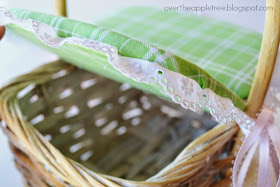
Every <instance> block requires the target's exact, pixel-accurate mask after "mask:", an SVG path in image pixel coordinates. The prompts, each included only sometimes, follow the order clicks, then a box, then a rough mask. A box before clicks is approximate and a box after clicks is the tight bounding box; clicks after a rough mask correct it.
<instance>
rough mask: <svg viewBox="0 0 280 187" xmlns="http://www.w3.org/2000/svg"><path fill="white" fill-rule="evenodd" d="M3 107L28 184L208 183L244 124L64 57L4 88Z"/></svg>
mask: <svg viewBox="0 0 280 187" xmlns="http://www.w3.org/2000/svg"><path fill="white" fill-rule="evenodd" d="M0 107H1V108H0V117H1V119H2V120H3V121H2V122H3V125H2V127H3V130H4V132H5V133H6V134H7V135H8V137H9V141H10V146H11V149H12V151H13V153H14V155H15V163H16V166H17V168H18V169H19V170H20V172H21V173H22V174H23V176H24V179H25V182H26V184H27V185H28V186H119V185H120V186H167V185H170V186H182V185H187V186H188V185H189V186H209V185H210V184H213V183H214V182H215V181H217V180H219V179H221V178H223V173H224V171H225V170H226V169H227V168H229V167H231V160H232V157H228V155H230V154H229V153H230V151H231V149H232V140H233V136H234V135H235V134H236V132H237V129H238V128H237V126H236V125H218V126H216V123H215V122H214V121H212V120H211V118H210V116H209V115H208V114H206V113H202V114H196V113H193V112H191V111H186V110H184V109H183V108H181V107H180V106H179V105H175V104H173V103H170V102H168V101H164V100H162V99H159V98H157V97H155V96H151V95H148V94H145V93H143V92H141V91H139V90H135V89H133V88H130V87H129V86H128V85H126V84H119V83H116V82H113V81H110V80H107V79H105V78H102V77H99V76H96V75H94V74H92V73H89V72H86V71H84V70H80V69H78V68H76V67H73V66H70V65H67V64H66V63H63V62H61V61H57V62H53V63H50V64H47V65H44V66H42V67H40V68H38V69H36V70H35V71H33V72H31V73H28V74H26V75H23V76H20V77H18V78H16V79H15V80H13V81H12V82H11V83H10V84H9V85H8V86H6V87H4V88H2V89H1V90H0ZM4 123H5V124H4ZM214 126H215V127H214ZM213 127H214V128H213ZM210 129H211V130H210ZM201 135H202V136H201ZM199 136H200V137H199ZM197 137H199V138H197ZM194 139H195V140H194ZM193 140H194V141H193ZM191 141H192V142H191ZM190 142H191V143H190ZM177 155H178V156H177Z"/></svg>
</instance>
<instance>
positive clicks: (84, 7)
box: [0, 0, 265, 187]
mask: <svg viewBox="0 0 280 187" xmlns="http://www.w3.org/2000/svg"><path fill="white" fill-rule="evenodd" d="M226 2H228V3H234V5H236V6H241V5H245V4H246V5H258V6H263V5H264V4H265V0H247V1H240V0H231V1H229V0H227V1H226ZM244 2H245V3H244ZM205 3H206V0H129V1H127V0H118V1H116V0H102V1H100V0H98V1H97V0H96V1H93V0H92V1H91V0H79V1H77V0H68V10H69V17H70V18H73V19H78V20H81V21H85V22H90V23H93V22H94V20H98V19H100V18H102V17H104V16H107V15H110V14H112V13H114V12H115V11H117V10H118V9H120V8H125V7H129V6H133V5H146V6H148V5H150V6H155V7H158V8H161V9H163V7H164V6H178V5H181V4H184V5H185V6H187V5H204V4H205ZM207 4H208V5H222V4H223V5H224V4H226V3H225V1H222V0H207ZM0 6H4V7H8V8H10V7H11V8H23V9H30V10H34V11H40V12H45V13H50V14H54V3H53V1H51V0H0ZM203 14H205V15H208V16H212V17H216V18H218V19H223V20H226V21H229V22H233V23H236V24H239V25H243V26H245V27H249V28H252V29H254V30H256V31H258V32H262V30H263V27H264V17H265V16H264V14H265V13H264V12H250V13H238V12H205V13H203ZM55 58H57V57H56V56H55V55H52V54H50V53H48V52H46V51H44V50H42V49H40V48H38V47H36V46H34V45H33V44H31V43H29V42H27V41H25V40H24V39H21V38H18V37H16V36H14V35H12V34H10V33H7V34H6V35H5V37H4V38H3V40H2V41H0V86H2V85H3V84H5V83H7V82H8V80H10V79H11V78H13V77H16V76H18V75H20V74H23V73H26V72H29V71H31V70H32V69H34V68H35V67H37V66H39V65H41V64H44V63H47V62H49V61H51V60H54V59H55ZM0 186H1V187H17V186H22V181H21V176H20V174H19V173H18V172H17V171H16V169H15V167H14V164H13V156H12V154H11V153H10V151H9V149H8V144H7V139H6V137H5V135H4V134H3V133H2V131H1V130H0Z"/></svg>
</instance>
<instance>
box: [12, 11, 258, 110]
mask: <svg viewBox="0 0 280 187" xmlns="http://www.w3.org/2000/svg"><path fill="white" fill-rule="evenodd" d="M144 10H145V11H144ZM11 11H12V13H14V14H15V15H16V16H17V17H19V18H21V19H33V20H37V21H40V22H43V23H46V24H48V25H50V26H52V27H53V28H54V29H55V30H56V31H57V33H58V35H60V36H61V37H71V36H76V37H81V38H88V39H93V40H97V41H101V42H103V43H107V44H110V45H112V46H115V47H116V48H117V49H118V51H119V54H120V55H122V56H127V57H133V58H139V59H146V60H149V61H151V62H157V63H159V64H160V65H162V66H163V67H165V68H168V69H169V70H171V71H175V72H178V73H181V74H183V75H185V76H187V77H190V78H192V79H194V80H195V81H197V82H198V83H199V84H200V86H201V87H202V88H210V89H212V90H213V91H214V92H215V93H216V94H218V95H220V96H222V97H227V98H230V99H231V100H232V101H233V103H234V105H235V106H237V107H239V108H241V109H244V103H243V101H242V99H241V98H240V97H238V96H237V95H236V94H235V93H233V92H232V91H230V90H229V89H228V88H227V87H226V86H224V84H225V85H227V86H228V87H229V88H230V89H232V90H235V91H236V93H238V94H239V95H240V96H241V97H246V96H247V95H248V92H249V89H250V84H251V82H252V77H253V72H254V67H255V63H256V58H257V54H258V48H259V43H260V36H259V35H258V34H256V33H253V32H250V31H245V30H242V29H241V28H239V27H236V26H233V25H229V24H227V26H225V25H224V24H225V23H221V22H217V21H213V20H210V19H205V18H202V17H197V16H191V15H183V14H179V13H167V12H162V11H160V10H156V9H150V8H132V9H128V10H125V11H122V12H121V13H120V14H117V15H115V16H113V17H111V18H108V19H105V20H103V21H101V22H99V24H100V25H102V27H101V26H95V25H91V24H86V23H82V22H79V21H74V20H71V19H67V18H62V17H57V16H52V15H47V14H43V13H36V12H30V11H26V10H18V9H13V10H11ZM104 27H108V28H111V29H112V28H113V29H115V30H116V31H118V32H114V31H111V30H109V29H106V28H104ZM9 28H11V29H13V30H14V31H15V32H17V33H19V34H22V35H23V36H24V37H25V38H27V39H30V40H32V41H34V42H36V43H38V44H40V45H43V44H42V43H41V42H40V41H38V39H36V37H35V36H34V34H32V33H30V32H28V31H26V30H25V31H24V30H23V29H22V28H19V27H18V26H10V27H9ZM119 32H120V33H123V34H125V35H123V34H120V33H119ZM239 32H240V36H238V37H237V35H239ZM187 33H188V34H187ZM207 33H209V35H207ZM233 33H234V34H233ZM246 33H247V34H246ZM129 36H130V37H129ZM222 36H223V37H222ZM248 37H249V38H250V39H252V40H253V41H254V42H251V41H250V42H248ZM134 38H137V39H134ZM238 38H239V39H238ZM242 38H243V39H242ZM245 38H246V41H245ZM237 44H238V45H237ZM43 46H44V45H43ZM241 46H242V48H241ZM44 47H46V48H48V49H49V50H51V51H53V52H55V53H57V54H58V55H59V56H60V57H61V58H62V59H65V60H66V61H68V62H70V63H73V64H75V65H77V66H80V67H82V68H85V69H87V70H89V71H93V72H96V73H98V74H102V75H104V76H106V77H108V78H111V79H113V80H116V81H120V82H128V83H130V84H132V85H133V86H135V87H137V88H139V89H143V90H145V91H148V92H151V93H153V94H156V95H159V96H163V94H162V89H161V88H160V86H159V85H145V84H144V83H138V82H135V81H133V80H131V79H129V78H127V77H124V76H123V75H122V74H121V73H119V72H117V71H116V70H114V68H112V67H111V66H110V65H109V66H108V62H107V60H106V56H105V55H102V54H98V52H94V51H92V50H88V49H83V48H81V47H77V46H73V45H71V44H67V45H65V46H63V47H61V48H59V49H52V48H49V47H47V46H44ZM169 51H170V52H169ZM246 51H247V52H246ZM248 51H249V52H251V53H249V52H248ZM249 54H250V55H251V56H250V55H249ZM246 55H247V56H246ZM232 58H233V59H232ZM186 59H187V60H186ZM240 59H242V60H240ZM251 61H252V62H251ZM197 65H198V66H197ZM200 67H202V68H203V69H202V68H200ZM246 69H248V70H250V72H251V71H252V73H250V72H249V73H248V72H247V73H246V72H245V71H246ZM252 69H253V70H252ZM209 73H210V74H212V76H210V75H209ZM235 87H236V89H235ZM243 89H244V90H243Z"/></svg>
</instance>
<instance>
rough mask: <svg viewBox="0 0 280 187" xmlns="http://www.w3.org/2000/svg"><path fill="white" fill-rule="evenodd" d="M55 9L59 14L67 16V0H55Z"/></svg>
mask: <svg viewBox="0 0 280 187" xmlns="http://www.w3.org/2000/svg"><path fill="white" fill-rule="evenodd" d="M54 2H55V9H56V14H57V15H58V16H63V17H67V8H66V0H55V1H54Z"/></svg>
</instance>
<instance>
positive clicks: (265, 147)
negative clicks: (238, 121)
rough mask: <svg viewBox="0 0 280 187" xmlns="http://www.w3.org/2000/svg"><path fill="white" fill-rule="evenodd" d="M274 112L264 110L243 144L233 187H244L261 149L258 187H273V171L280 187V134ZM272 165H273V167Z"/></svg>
mask: <svg viewBox="0 0 280 187" xmlns="http://www.w3.org/2000/svg"><path fill="white" fill-rule="evenodd" d="M272 113H273V112H272V111H271V110H270V109H268V108H265V109H263V111H262V112H261V114H260V115H259V117H258V119H257V120H256V123H255V125H254V127H253V128H252V130H251V132H250V134H249V135H248V136H247V138H246V139H245V141H244V142H243V144H242V146H241V147H240V150H239V152H238V154H237V156H236V160H235V162H234V166H233V175H232V180H233V187H242V185H243V183H244V180H245V177H246V174H247V171H248V169H249V166H250V163H251V161H252V159H253V156H254V154H255V153H256V151H257V148H258V147H259V168H258V172H259V173H258V183H257V184H258V187H270V186H273V184H272V183H273V182H272V181H273V173H272V172H271V169H270V168H271V166H272V165H273V167H274V168H273V169H274V170H273V171H274V173H275V176H276V177H277V184H276V186H277V187H280V177H279V169H280V167H279V160H280V132H279V129H278V127H277V126H276V124H275V122H274V120H273V116H272ZM271 163H272V165H271Z"/></svg>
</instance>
